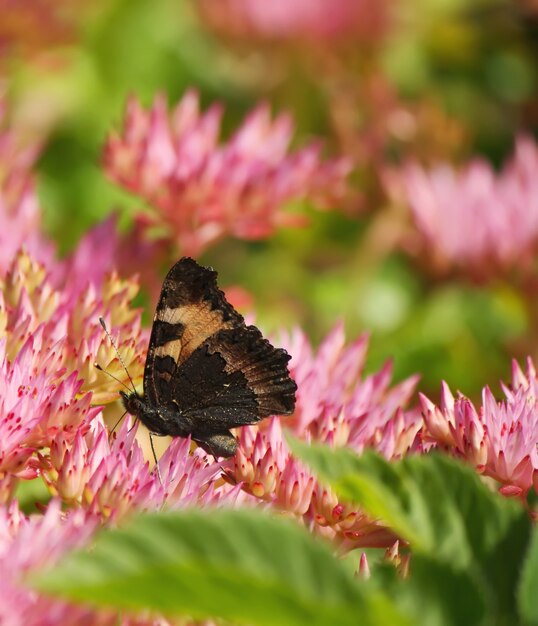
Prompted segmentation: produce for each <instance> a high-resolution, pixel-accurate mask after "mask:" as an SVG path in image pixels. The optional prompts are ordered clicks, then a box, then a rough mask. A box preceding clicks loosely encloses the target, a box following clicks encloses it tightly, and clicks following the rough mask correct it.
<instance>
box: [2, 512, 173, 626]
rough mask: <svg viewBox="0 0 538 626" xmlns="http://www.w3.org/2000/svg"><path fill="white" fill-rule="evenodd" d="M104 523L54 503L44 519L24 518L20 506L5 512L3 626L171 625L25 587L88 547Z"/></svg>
mask: <svg viewBox="0 0 538 626" xmlns="http://www.w3.org/2000/svg"><path fill="white" fill-rule="evenodd" d="M98 527H99V518H98V517H97V516H95V515H93V514H92V513H90V512H88V511H87V510H84V509H77V510H69V511H67V512H62V509H61V504H60V501H59V500H52V501H51V502H50V503H49V505H48V506H47V509H46V511H45V512H44V514H42V515H41V514H36V515H32V516H30V517H27V516H26V515H24V514H23V513H22V512H21V511H20V510H19V508H18V506H17V502H16V501H14V502H13V503H12V504H11V505H10V506H9V507H0V569H1V571H2V580H1V581H0V623H1V624H2V625H3V626H34V625H36V626H37V625H39V626H56V625H57V624H82V625H83V626H116V625H117V626H167V625H169V624H170V622H168V621H166V620H164V619H158V618H146V619H144V618H135V617H123V616H121V615H119V614H118V613H116V612H113V611H106V610H102V611H98V610H94V609H91V608H87V607H84V606H81V605H78V604H69V603H67V602H62V601H60V600H55V599H53V598H49V597H47V596H43V595H40V594H38V593H36V592H35V591H33V590H32V589H30V587H29V586H28V585H27V584H25V579H26V577H27V576H28V574H31V573H32V572H34V571H37V570H40V569H42V568H48V567H52V566H53V565H54V564H55V563H57V562H58V561H59V560H60V558H61V557H62V556H63V555H64V554H67V553H68V552H69V551H70V550H73V549H76V548H81V547H83V546H85V545H87V544H88V542H89V541H90V540H91V538H92V536H93V534H94V532H95V531H96V530H97V528H98Z"/></svg>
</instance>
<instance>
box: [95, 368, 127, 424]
mask: <svg viewBox="0 0 538 626" xmlns="http://www.w3.org/2000/svg"><path fill="white" fill-rule="evenodd" d="M93 365H94V367H95V369H98V370H99V371H100V372H104V373H105V374H106V375H107V376H110V378H113V379H114V380H115V381H117V382H118V383H119V384H120V385H123V386H124V387H125V389H127V391H128V392H129V393H131V390H130V389H129V387H127V385H126V384H125V383H124V382H123V381H122V380H120V379H119V378H117V377H116V376H114V374H111V373H110V372H107V370H106V369H105V368H104V367H101V366H100V365H99V363H94V364H93ZM124 415H125V414H124Z"/></svg>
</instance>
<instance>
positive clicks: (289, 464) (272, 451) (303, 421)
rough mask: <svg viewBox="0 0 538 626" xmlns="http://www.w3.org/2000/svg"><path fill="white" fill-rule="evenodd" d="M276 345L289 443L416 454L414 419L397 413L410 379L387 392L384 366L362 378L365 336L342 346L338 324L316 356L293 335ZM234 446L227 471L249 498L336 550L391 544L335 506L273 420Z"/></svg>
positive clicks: (350, 510) (417, 421)
mask: <svg viewBox="0 0 538 626" xmlns="http://www.w3.org/2000/svg"><path fill="white" fill-rule="evenodd" d="M283 343H284V345H285V347H286V348H287V350H288V351H289V352H290V353H291V354H292V360H291V362H290V368H291V373H292V376H293V377H294V379H295V380H296V382H297V385H298V390H297V406H296V411H295V414H294V415H293V417H292V418H290V419H289V420H286V421H285V425H286V427H288V428H290V429H291V430H292V432H293V433H294V435H295V436H297V437H300V438H302V439H306V440H307V441H318V442H323V443H326V444H327V445H330V446H350V447H352V448H353V449H355V450H357V452H361V451H362V450H364V448H366V447H369V448H374V449H376V450H378V451H380V452H381V453H382V454H384V455H385V456H386V457H387V458H389V459H392V458H399V457H400V456H403V455H405V454H408V453H411V452H420V450H421V444H420V440H419V436H418V435H419V432H420V430H421V427H422V419H421V417H420V414H418V413H417V412H416V411H404V410H403V409H402V407H404V406H406V405H407V404H408V403H409V401H410V399H411V396H412V394H413V392H414V389H415V386H416V383H417V378H416V377H413V378H410V379H408V380H406V381H404V382H403V383H400V384H399V385H397V386H395V387H390V379H391V372H390V365H389V364H387V365H386V366H385V367H384V368H383V369H382V370H381V371H380V372H378V373H376V374H373V375H371V376H365V377H363V376H362V371H363V369H364V363H365V357H366V351H367V338H366V337H361V338H359V339H358V340H356V341H355V342H353V343H352V344H351V345H349V346H346V345H345V338H344V332H343V328H342V326H341V325H340V324H339V325H337V326H336V327H335V328H334V329H333V330H332V332H331V333H330V334H329V335H328V336H327V337H326V339H325V340H324V341H323V343H322V344H321V346H320V347H319V349H318V351H317V353H316V354H314V352H313V350H312V348H311V346H310V344H309V342H308V340H307V338H306V337H305V335H304V334H303V333H302V332H301V331H299V330H297V331H295V332H293V333H292V334H291V335H290V336H289V337H287V339H285V340H284V342H283ZM239 441H240V447H239V449H238V452H237V455H236V457H235V459H234V464H233V472H234V475H235V477H236V479H237V480H239V481H241V482H242V483H243V486H244V489H245V490H246V491H247V492H248V493H250V494H251V495H253V496H255V497H257V498H259V499H261V500H264V501H266V502H270V503H271V504H273V505H275V506H277V507H278V508H281V509H283V510H285V511H287V512H291V513H294V514H295V515H296V516H298V517H301V518H302V519H303V520H304V522H305V523H306V524H307V525H309V526H312V527H313V528H314V529H315V530H316V531H317V532H319V533H321V534H323V535H325V536H328V537H331V538H332V539H333V540H335V541H336V542H337V543H338V544H339V545H340V549H342V550H349V549H353V548H357V547H387V546H389V545H391V544H392V543H393V541H394V535H393V534H392V533H391V532H390V531H388V530H387V529H386V528H385V527H383V526H382V525H381V524H379V523H378V522H377V521H375V520H372V519H370V518H368V517H367V516H366V515H364V513H362V512H361V511H360V510H358V509H357V508H356V507H355V508H354V507H352V506H350V505H349V504H344V503H341V502H339V501H338V498H337V497H336V496H335V494H334V493H332V492H331V491H330V490H329V489H326V488H324V487H322V486H320V485H319V484H318V483H317V481H316V480H315V479H314V477H313V476H312V474H310V472H309V471H308V470H306V469H305V468H304V467H303V466H302V464H301V463H300V462H299V461H298V460H297V459H295V458H294V457H293V456H292V454H291V453H290V450H289V448H288V446H287V444H286V442H285V440H284V439H283V437H282V429H281V422H280V420H279V419H277V418H273V419H272V420H271V421H269V423H262V424H261V425H260V426H250V427H245V428H242V429H241V431H240V434H239Z"/></svg>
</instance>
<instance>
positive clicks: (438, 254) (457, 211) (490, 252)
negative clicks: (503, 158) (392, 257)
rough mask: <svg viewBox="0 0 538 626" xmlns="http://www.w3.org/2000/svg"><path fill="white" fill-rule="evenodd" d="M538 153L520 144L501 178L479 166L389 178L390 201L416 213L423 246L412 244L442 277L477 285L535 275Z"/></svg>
mask: <svg viewBox="0 0 538 626" xmlns="http://www.w3.org/2000/svg"><path fill="white" fill-rule="evenodd" d="M537 170H538V146H537V145H536V143H535V142H534V141H533V140H532V139H530V138H520V139H519V140H518V141H517V143H516V147H515V153H514V155H513V157H512V158H511V159H510V160H509V161H508V162H507V163H506V165H505V166H504V167H503V169H502V171H501V172H499V173H496V172H495V171H494V170H493V169H492V167H491V165H490V164H489V163H487V162H486V161H484V160H481V159H474V160H473V161H471V162H470V163H469V164H468V165H467V166H466V167H464V168H462V169H461V170H460V171H456V170H455V169H454V168H453V167H452V166H449V165H442V166H438V167H436V168H434V169H432V170H429V171H428V170H425V169H424V168H422V167H421V166H419V165H418V164H409V165H407V166H406V167H404V168H403V169H402V170H400V171H398V172H392V173H391V174H389V176H387V184H388V187H389V190H390V191H391V193H392V194H393V195H394V196H395V197H396V198H397V199H398V200H400V201H403V202H404V203H405V204H407V205H408V206H409V208H410V211H411V214H412V216H413V219H414V222H415V226H416V228H417V231H418V235H419V237H420V239H419V240H418V241H416V242H410V243H409V247H410V248H412V249H413V250H414V251H415V252H418V251H422V252H423V253H424V254H426V256H427V257H428V259H429V261H430V262H431V263H433V266H434V267H435V268H436V269H437V270H438V271H441V272H445V271H447V270H449V269H458V270H461V271H463V272H464V273H465V274H466V275H469V274H474V275H475V276H477V277H478V278H484V277H490V276H495V275H496V274H498V273H499V272H505V271H507V270H510V269H511V268H518V269H520V270H523V271H529V269H531V267H532V262H533V258H534V254H535V252H536V250H537V245H538V177H537V176H536V171H537Z"/></svg>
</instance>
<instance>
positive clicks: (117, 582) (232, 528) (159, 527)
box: [34, 509, 409, 626]
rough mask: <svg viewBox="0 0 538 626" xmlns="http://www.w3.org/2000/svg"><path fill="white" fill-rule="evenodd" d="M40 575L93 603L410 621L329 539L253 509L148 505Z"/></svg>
mask: <svg viewBox="0 0 538 626" xmlns="http://www.w3.org/2000/svg"><path fill="white" fill-rule="evenodd" d="M34 582H35V584H36V585H37V587H38V588H39V589H40V590H42V591H45V592H49V593H54V594H57V595H61V596H63V597H65V598H68V599H71V600H78V601H84V602H89V603H91V604H94V605H101V606H113V607H117V608H124V609H133V610H136V609H153V610H155V611H158V612H160V613H164V614H166V615H184V616H191V617H193V618H196V619H204V618H222V619H225V620H229V621H232V622H234V623H238V624H253V625H257V624H259V625H263V626H265V625H272V624H283V625H290V626H293V625H298V624H319V625H325V624H327V625H329V624H330V625H332V624H339V625H345V624H349V625H350V626H352V625H353V626H354V625H355V624H357V623H360V624H370V625H382V624H409V622H407V621H406V620H404V619H403V617H402V615H401V614H400V613H399V612H398V611H397V610H396V609H395V607H394V605H393V603H392V601H391V600H390V599H389V598H388V597H387V596H386V595H385V594H383V593H382V591H381V590H379V591H376V592H375V593H366V592H365V590H364V589H363V587H362V586H361V584H360V581H357V580H356V579H354V578H353V577H352V576H351V575H350V574H349V572H348V570H347V568H346V567H345V566H344V565H343V564H342V563H340V562H339V561H338V560H337V559H336V558H335V557H334V556H333V555H332V553H331V552H330V550H329V548H328V547H327V546H326V545H325V544H324V543H323V541H322V540H320V539H319V538H318V539H316V538H315V537H313V536H312V535H310V534H309V533H308V532H307V531H305V530H304V529H302V528H300V527H299V526H298V525H296V524H294V523H292V522H291V521H289V520H285V519H274V518H271V517H268V516H267V515H264V514H262V513H260V512H259V511H255V510H224V509H221V510H216V511H194V510H192V511H184V512H167V513H161V514H153V515H142V516H139V517H138V518H136V519H134V520H132V521H131V523H129V524H128V525H127V526H126V527H124V528H121V529H118V530H112V531H106V532H103V533H102V534H101V535H100V536H98V538H97V540H96V543H95V548H94V549H93V550H92V551H91V552H77V553H75V554H72V555H71V556H69V557H68V558H67V559H66V560H65V561H64V562H63V563H61V564H60V565H59V566H58V567H56V568H55V569H53V570H51V571H47V572H45V573H44V574H41V575H39V576H38V577H37V578H35V579H34Z"/></svg>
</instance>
